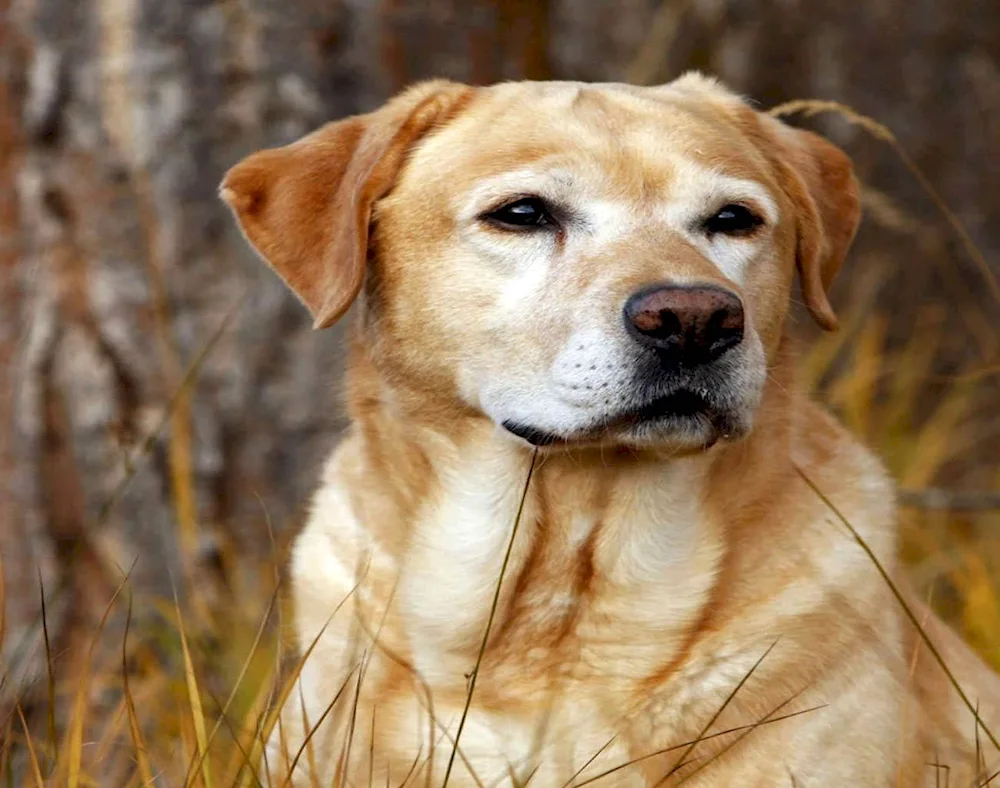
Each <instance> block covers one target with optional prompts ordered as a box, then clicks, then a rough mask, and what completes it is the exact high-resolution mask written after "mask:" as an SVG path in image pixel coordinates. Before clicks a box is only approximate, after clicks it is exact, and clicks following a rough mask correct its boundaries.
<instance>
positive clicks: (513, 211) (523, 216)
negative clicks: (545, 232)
mask: <svg viewBox="0 0 1000 788" xmlns="http://www.w3.org/2000/svg"><path fill="white" fill-rule="evenodd" d="M483 218H484V219H486V220H487V221H489V222H492V223H493V224H497V225H500V226H501V227H514V228H521V227H528V228H530V227H543V226H545V225H547V224H552V214H551V213H550V212H549V209H548V206H547V205H546V204H545V201H544V200H541V199H539V198H538V197H524V198H522V199H520V200H515V201H514V202H511V203H507V205H504V206H503V207H501V208H497V209H496V210H495V211H490V212H489V213H487V214H485V215H484V216H483Z"/></svg>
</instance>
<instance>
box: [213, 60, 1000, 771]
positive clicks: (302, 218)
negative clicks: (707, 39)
mask: <svg viewBox="0 0 1000 788" xmlns="http://www.w3.org/2000/svg"><path fill="white" fill-rule="evenodd" d="M220 194H221V196H222V198H223V199H224V200H225V202H226V203H227V204H228V205H229V206H230V208H231V209H232V211H233V213H234V214H235V218H236V220H237V222H238V224H239V226H240V227H241V228H242V231H243V233H244V235H245V236H246V238H247V239H248V241H249V243H250V244H251V245H252V246H253V247H254V248H255V249H256V251H257V252H258V253H259V255H260V256H261V257H262V258H263V259H264V260H265V261H266V262H267V263H269V264H270V266H271V267H273V269H274V270H275V271H276V272H277V274H278V275H279V276H280V277H281V278H282V279H283V280H284V281H285V282H286V283H287V285H288V286H289V287H290V288H291V289H292V290H293V291H294V292H295V294H296V295H297V296H298V298H299V299H300V300H301V301H302V303H303V304H304V305H305V306H306V307H307V308H308V310H309V311H310V313H311V315H312V317H313V320H314V324H315V327H316V328H325V327H327V326H330V325H331V324H333V323H334V322H335V321H337V320H338V319H339V318H340V317H341V316H342V315H343V314H344V313H345V311H346V310H347V309H348V308H349V307H350V306H351V305H352V304H353V303H355V301H357V302H358V303H357V310H356V317H355V319H354V323H353V333H352V335H351V339H350V360H349V374H348V381H347V392H346V393H347V396H346V399H347V403H348V410H349V414H350V417H351V420H352V421H351V426H350V428H349V430H348V431H347V433H346V436H345V437H344V438H343V440H342V441H341V443H340V444H339V446H338V448H337V449H336V450H335V451H334V453H333V455H332V456H331V457H330V459H329V462H328V464H327V465H326V466H325V470H324V471H323V473H322V480H321V482H320V484H319V489H318V491H317V492H316V494H315V498H314V499H313V501H312V507H311V511H310V514H309V517H308V521H307V523H306V526H305V528H304V530H303V531H302V533H301V534H300V535H299V536H298V537H297V540H296V541H295V544H294V549H293V557H292V561H291V583H292V593H293V600H294V608H295V614H294V632H295V635H296V638H297V641H298V645H299V647H300V648H301V650H302V654H303V660H302V663H301V665H300V669H299V671H298V673H297V676H296V677H295V683H294V685H292V687H293V689H292V691H291V693H290V694H288V693H286V696H285V698H284V706H283V710H282V712H281V717H280V722H279V724H278V725H277V726H276V727H275V731H274V733H273V734H272V736H271V740H270V743H269V745H268V748H267V750H266V753H265V758H264V761H265V764H264V766H265V767H266V768H267V769H269V770H271V772H273V773H276V774H284V775H287V776H288V778H289V779H290V780H292V781H294V784H295V785H324V786H325V785H331V784H333V785H353V786H357V785H373V784H374V785H383V784H386V785H394V786H398V785H403V784H405V785H415V784H426V785H443V784H451V785H453V786H472V785H475V786H479V787H480V788H483V787H488V788H492V787H493V786H499V785H512V786H522V785H526V784H528V783H529V782H531V783H533V784H534V785H537V786H540V787H541V786H566V787H568V786H582V785H587V784H590V783H598V784H603V785H623V786H662V785H675V784H680V783H687V784H688V785H691V786H741V788H743V787H745V786H838V787H839V786H845V785H859V786H932V785H935V786H939V785H946V784H947V785H951V786H959V785H961V786H967V785H973V784H976V785H980V784H985V780H987V779H988V778H989V777H990V776H991V775H992V773H993V772H994V771H995V770H996V769H997V768H1000V764H998V758H997V754H998V752H997V751H998V747H997V745H996V739H995V738H994V734H995V733H996V734H1000V728H996V727H993V726H996V725H997V723H998V722H1000V715H998V711H1000V682H998V680H997V678H996V677H995V675H994V674H993V673H992V672H991V671H990V670H989V669H988V668H987V667H986V665H985V664H984V663H982V662H980V660H979V659H978V658H977V657H976V656H974V655H973V653H972V651H971V650H970V649H969V648H968V647H966V646H965V645H964V644H963V643H962V642H961V640H960V639H959V638H958V636H957V635H955V634H954V633H953V632H952V631H951V630H949V629H948V628H947V627H946V626H945V624H944V623H943V622H941V621H940V620H938V619H937V618H936V617H935V616H934V615H933V614H931V613H930V611H929V610H928V609H927V608H926V607H925V606H924V605H923V604H922V603H921V601H920V600H918V599H915V598H914V597H913V594H912V593H911V592H910V591H909V590H908V589H907V587H906V585H905V582H904V581H903V580H902V579H901V578H899V577H898V572H897V561H896V557H895V554H896V548H897V527H896V521H895V514H894V501H893V488H892V484H891V482H890V480H889V479H888V478H887V474H886V472H885V471H884V470H883V468H882V466H881V465H880V463H879V462H878V460H877V459H876V458H875V457H873V455H872V454H871V453H869V451H867V450H866V449H865V448H863V447H862V446H861V445H859V444H858V443H857V442H856V441H855V440H854V439H853V438H852V437H850V436H849V435H848V434H847V432H846V431H845V430H844V429H843V428H842V427H840V426H839V425H838V424H837V423H836V422H835V421H834V420H833V419H832V418H831V417H830V416H829V415H827V414H826V413H825V412H824V411H823V410H821V409H820V408H819V407H818V406H816V405H814V404H812V403H811V402H810V401H809V399H808V398H807V396H806V395H805V394H804V393H803V391H802V390H800V388H798V387H797V385H796V381H795V376H794V373H793V359H792V352H793V351H792V347H791V340H790V339H789V335H788V330H787V327H786V324H787V322H788V320H787V318H788V312H789V307H790V303H791V298H792V293H793V287H794V286H795V280H796V279H797V280H798V282H799V285H800V288H801V294H802V299H803V301H804V304H805V306H806V307H807V308H808V311H809V313H811V315H812V317H813V318H814V319H815V320H816V321H817V322H818V323H819V325H820V326H822V327H823V328H824V329H829V330H833V329H835V328H836V325H837V317H836V314H835V313H834V310H833V309H832V308H831V305H830V301H829V300H828V290H829V287H830V285H831V283H832V281H833V279H834V277H835V275H836V273H837V271H838V268H839V267H840V266H841V263H842V261H843V259H844V256H845V254H846V253H847V250H848V247H849V246H850V244H851V242H852V240H853V237H854V235H855V231H856V229H857V226H858V222H859V217H860V201H859V187H858V183H857V181H856V179H855V177H854V175H853V170H852V166H851V163H850V161H849V159H848V158H847V156H846V155H845V154H844V153H843V152H841V151H840V150H839V149H838V148H836V147H835V146H834V145H832V144H831V143H829V142H827V141H825V140H824V139H823V138H821V137H820V136H818V135H815V134H813V133H811V132H808V131H803V130H799V129H795V128H793V127H790V126H787V125H785V124H783V123H781V122H780V121H778V120H776V119H774V118H772V117H770V116H768V115H767V114H764V113H762V112H759V111H757V110H756V109H755V108H754V107H753V106H752V105H751V104H749V103H748V102H747V101H745V100H744V99H743V98H742V97H740V96H738V95H736V94H735V93H733V92H731V91H730V90H729V89H727V88H726V87H724V86H723V85H722V84H721V83H719V82H718V81H716V80H714V79H712V78H710V77H707V76H704V75H701V74H698V73H690V74H686V75H684V76H682V77H681V78H679V79H677V80H675V81H673V82H671V83H669V84H666V85H662V86H658V87H633V86H629V85H624V84H582V83H569V82H514V83H504V84H498V85H493V86H489V87H470V86H466V85H461V84H456V83H453V82H449V81H440V80H437V81H430V82H425V83H422V84H418V85H416V86H414V87H412V88H410V89H408V90H407V91H405V92H403V93H402V94H400V95H398V96H397V97H395V98H393V99H392V100H390V101H389V102H388V103H387V104H385V105H384V106H383V107H381V108H380V109H377V110H375V111H373V112H371V113H369V114H365V115H358V116H354V117H350V118H347V119H345V120H340V121H338V122H334V123H331V124H328V125H326V126H324V127H322V128H320V129H319V130H318V131H315V132H314V133H312V134H310V135H308V136H306V137H304V138H303V139H301V140H299V141H298V142H295V143H293V144H291V145H288V146H286V147H281V148H277V149H272V150H264V151H259V152H257V153H254V154H253V155H251V156H249V157H248V158H246V159H244V160H243V161H241V162H240V163H238V164H237V165H235V166H234V167H233V168H232V169H231V170H230V171H229V172H228V173H227V174H226V176H225V178H224V181H223V183H222V186H221V189H220ZM942 665H947V668H948V671H947V672H946V670H945V669H944V667H943V666H942ZM953 679H954V681H953ZM275 784H279V785H280V784H282V783H281V782H280V781H279V782H277V783H275Z"/></svg>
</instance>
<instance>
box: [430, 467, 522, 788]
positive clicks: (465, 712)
mask: <svg viewBox="0 0 1000 788" xmlns="http://www.w3.org/2000/svg"><path fill="white" fill-rule="evenodd" d="M537 460H538V449H535V450H534V452H532V454H531V465H530V466H528V475H527V476H526V477H525V480H524V491H523V492H522V493H521V503H520V504H519V505H518V507H517V516H516V517H515V518H514V527H513V528H511V531H510V541H509V542H508V543H507V552H506V553H504V557H503V563H502V564H501V565H500V577H499V579H498V580H497V587H496V590H495V591H494V592H493V603H492V604H491V605H490V614H489V617H488V618H487V619H486V629H485V631H484V632H483V642H482V643H481V644H480V646H479V655H478V656H477V657H476V664H475V667H473V669H472V676H471V677H470V678H469V691H468V692H467V693H466V695H465V708H463V709H462V717H461V719H459V721H458V730H457V731H456V732H455V743H454V745H453V746H452V748H451V756H450V757H449V758H448V766H447V768H446V769H445V772H444V780H443V781H442V783H441V788H447V786H448V778H449V777H451V770H452V767H453V766H454V765H455V756H456V754H457V753H458V743H459V740H460V739H461V738H462V729H463V728H465V720H466V718H467V717H468V716H469V707H470V706H471V705H472V696H473V694H474V693H475V691H476V678H477V677H478V676H479V666H480V665H481V664H482V662H483V655H484V654H485V653H486V644H487V642H488V641H489V638H490V630H491V629H492V628H493V617H494V616H495V615H496V612H497V607H498V606H499V604H500V588H501V586H503V578H504V575H505V574H506V573H507V564H508V563H509V562H510V556H511V553H512V552H513V550H514V540H515V539H516V538H517V531H518V526H519V525H520V524H521V515H522V513H523V512H524V502H525V501H526V500H527V498H528V488H529V487H530V486H531V477H532V476H533V475H534V473H535V462H536V461H537Z"/></svg>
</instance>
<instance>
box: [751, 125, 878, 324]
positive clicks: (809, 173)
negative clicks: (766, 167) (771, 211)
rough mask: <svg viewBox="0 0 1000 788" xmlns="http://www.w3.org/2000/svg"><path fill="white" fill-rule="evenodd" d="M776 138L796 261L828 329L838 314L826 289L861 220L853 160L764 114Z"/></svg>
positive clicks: (810, 302) (809, 302)
mask: <svg viewBox="0 0 1000 788" xmlns="http://www.w3.org/2000/svg"><path fill="white" fill-rule="evenodd" d="M764 122H765V123H767V124H768V126H769V127H770V129H771V131H772V132H773V137H774V138H775V139H776V140H777V142H778V162H777V164H778V167H779V171H781V176H782V181H783V182H784V186H785V189H786V191H787V193H788V196H789V197H790V198H791V199H792V201H793V202H794V203H795V206H796V209H797V211H798V217H797V236H798V241H797V248H796V265H797V267H798V271H799V277H800V279H801V280H802V295H803V297H804V298H805V302H806V306H807V307H808V309H809V312H810V313H811V314H812V316H813V318H815V320H816V322H817V323H819V324H820V326H822V327H823V328H825V329H826V330H827V331H833V330H834V329H836V328H837V315H836V314H835V313H834V311H833V307H831V306H830V300H829V298H828V297H827V293H828V292H829V290H830V286H831V285H832V284H833V280H834V278H835V277H836V276H837V271H839V270H840V266H841V263H843V262H844V257H845V256H846V255H847V250H848V248H849V247H850V245H851V241H853V240H854V234H855V233H856V232H857V229H858V222H859V221H860V220H861V200H860V194H859V189H858V181H857V179H856V178H855V177H854V168H853V167H852V165H851V160H850V159H849V158H848V157H847V155H846V154H845V153H844V152H843V151H842V150H840V148H838V147H837V146H835V145H833V144H832V143H830V142H827V141H826V140H825V139H823V138H822V137H820V136H819V135H818V134H813V133H812V132H810V131H804V130H802V129H795V128H792V127H791V126H786V125H785V124H784V123H781V122H780V121H778V120H775V119H774V118H769V117H766V118H764Z"/></svg>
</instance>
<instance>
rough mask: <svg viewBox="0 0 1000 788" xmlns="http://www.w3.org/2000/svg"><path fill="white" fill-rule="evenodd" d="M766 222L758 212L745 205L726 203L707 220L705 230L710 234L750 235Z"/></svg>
mask: <svg viewBox="0 0 1000 788" xmlns="http://www.w3.org/2000/svg"><path fill="white" fill-rule="evenodd" d="M763 223H764V220H763V219H761V218H760V217H759V216H758V215H757V214H755V213H754V212H753V211H751V210H750V209H749V208H747V207H746V206H745V205H737V204H735V203H733V204H731V205H724V206H723V207H722V208H721V209H720V210H719V211H718V212H717V213H716V214H715V215H714V216H712V217H710V218H708V219H706V220H705V223H704V228H705V232H707V233H708V234H709V235H715V234H716V233H722V234H723V235H749V234H750V233H752V232H753V231H754V230H756V229H757V228H758V227H760V225H762V224H763Z"/></svg>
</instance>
